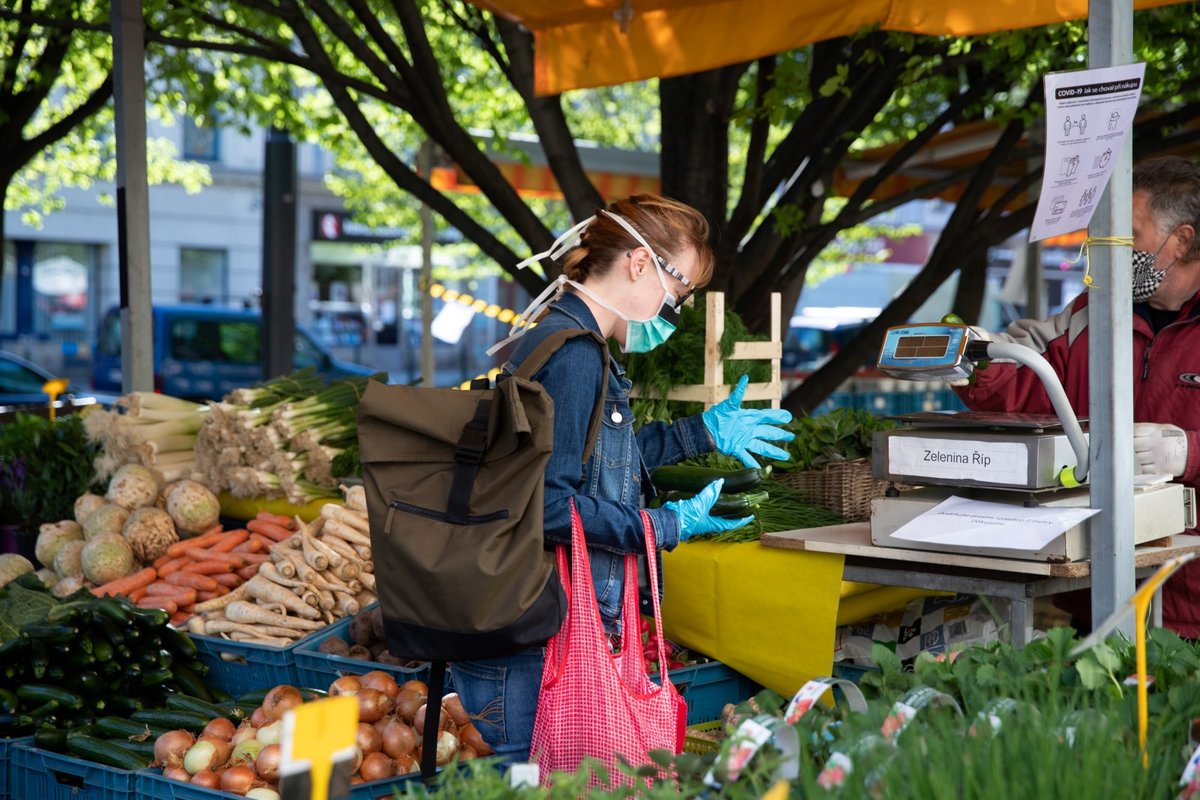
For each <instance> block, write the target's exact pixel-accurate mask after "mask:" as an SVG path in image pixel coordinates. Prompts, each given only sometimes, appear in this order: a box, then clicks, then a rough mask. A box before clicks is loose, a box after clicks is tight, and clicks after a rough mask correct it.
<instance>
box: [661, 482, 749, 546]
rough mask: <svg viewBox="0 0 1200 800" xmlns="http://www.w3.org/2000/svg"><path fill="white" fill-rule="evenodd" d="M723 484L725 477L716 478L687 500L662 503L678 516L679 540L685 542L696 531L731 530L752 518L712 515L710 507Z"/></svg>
mask: <svg viewBox="0 0 1200 800" xmlns="http://www.w3.org/2000/svg"><path fill="white" fill-rule="evenodd" d="M724 485H725V479H724V478H718V479H717V480H715V481H713V482H712V483H710V484H709V485H708V486H705V487H704V488H703V489H702V490H701V491H699V492H697V493H696V494H695V495H693V496H692V497H689V498H688V499H687V500H672V501H671V502H669V503H663V506H662V507H663V508H665V509H668V510H670V511H674V512H675V514H676V515H677V516H678V517H679V541H681V542H686V541H687V540H688V539H690V538H691V537H693V536H695V535H696V534H698V533H720V532H721V531H731V530H733V529H734V528H740V527H742V526H743V525H747V524H749V523H750V522H752V521H753V520H754V516H753V515H751V516H749V517H739V518H737V519H726V518H724V517H714V516H713V515H712V513H711V512H712V507H713V505H714V504H715V503H716V502H717V497H718V496H719V495H720V494H721V487H722V486H724Z"/></svg>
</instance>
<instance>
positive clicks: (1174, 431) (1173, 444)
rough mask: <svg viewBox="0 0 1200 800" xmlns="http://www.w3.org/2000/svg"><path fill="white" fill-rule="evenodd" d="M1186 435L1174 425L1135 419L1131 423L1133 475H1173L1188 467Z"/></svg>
mask: <svg viewBox="0 0 1200 800" xmlns="http://www.w3.org/2000/svg"><path fill="white" fill-rule="evenodd" d="M1187 456H1188V441H1187V434H1186V433H1184V431H1183V429H1182V428H1179V427H1176V426H1175V425H1166V424H1159V423H1157V422H1136V423H1134V425H1133V461H1134V465H1135V472H1134V474H1135V475H1173V476H1175V477H1178V476H1180V475H1182V474H1183V470H1184V468H1185V467H1187Z"/></svg>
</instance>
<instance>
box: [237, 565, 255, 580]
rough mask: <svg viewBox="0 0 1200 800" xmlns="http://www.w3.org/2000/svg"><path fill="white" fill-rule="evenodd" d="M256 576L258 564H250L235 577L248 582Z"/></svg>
mask: <svg viewBox="0 0 1200 800" xmlns="http://www.w3.org/2000/svg"><path fill="white" fill-rule="evenodd" d="M257 574H258V564H251V565H250V566H248V567H242V568H241V569H239V570H238V571H237V575H238V577H239V578H241V579H242V580H244V581H248V580H250V579H251V578H253V577H254V576H255V575H257Z"/></svg>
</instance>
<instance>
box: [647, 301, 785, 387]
mask: <svg viewBox="0 0 1200 800" xmlns="http://www.w3.org/2000/svg"><path fill="white" fill-rule="evenodd" d="M704 297H705V320H704V383H699V384H691V385H688V386H676V387H675V388H674V389H672V390H671V391H670V392H668V393H667V398H666V399H668V400H682V401H685V402H689V401H690V402H699V403H704V407H705V408H711V407H712V406H714V405H716V404H717V403H719V402H721V401H722V400H724V399H725V398H726V397H728V396H729V393H730V391H732V387H731V386H730V385H729V384H727V383H725V359H723V358H721V337H722V336H724V335H725V293H724V292H708V293H707V294H706V295H705V296H704ZM781 329H782V300H781V298H780V295H779V293H778V292H772V293H771V338H770V340H769V341H765V342H734V345H733V352H732V353H730V356H729V360H730V361H770V362H771V380H770V381H768V382H767V383H752V384H750V385H749V386H747V387H746V396H745V398H744V399H746V400H769V401H770V402H771V407H772V408H779V403H780V400H781V399H782V397H783V384H782V383H781V381H780V376H779V360H780V358H781V357H782V356H783V340H782V339H781V338H780V330H781ZM631 394H632V396H633V397H649V396H650V394H649V393H648V392H646V391H645V390H644V389H642V388H641V387H637V386H635V387H634V388H633V391H632V393H631Z"/></svg>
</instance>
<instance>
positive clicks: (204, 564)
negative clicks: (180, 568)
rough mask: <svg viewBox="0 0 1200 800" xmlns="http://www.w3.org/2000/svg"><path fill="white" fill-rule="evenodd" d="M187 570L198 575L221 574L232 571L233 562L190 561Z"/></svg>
mask: <svg viewBox="0 0 1200 800" xmlns="http://www.w3.org/2000/svg"><path fill="white" fill-rule="evenodd" d="M187 571H188V572H194V573H196V574H197V575H219V574H220V573H222V572H232V571H233V564H230V563H229V562H227V561H190V563H189V564H188V568H187Z"/></svg>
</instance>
